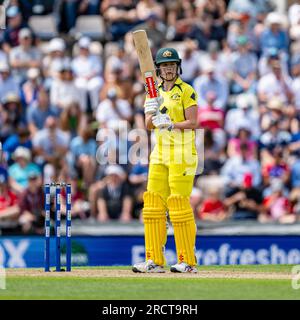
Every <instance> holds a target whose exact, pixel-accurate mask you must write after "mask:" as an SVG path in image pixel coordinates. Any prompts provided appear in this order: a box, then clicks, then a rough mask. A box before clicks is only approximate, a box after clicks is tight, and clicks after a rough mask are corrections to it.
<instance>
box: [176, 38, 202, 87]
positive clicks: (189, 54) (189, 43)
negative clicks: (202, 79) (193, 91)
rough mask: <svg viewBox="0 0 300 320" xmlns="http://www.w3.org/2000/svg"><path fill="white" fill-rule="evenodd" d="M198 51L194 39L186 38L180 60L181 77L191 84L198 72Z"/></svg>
mask: <svg viewBox="0 0 300 320" xmlns="http://www.w3.org/2000/svg"><path fill="white" fill-rule="evenodd" d="M198 60H199V53H198V51H197V45H196V43H195V41H193V40H191V39H186V40H185V42H184V51H183V57H182V62H181V69H182V74H181V79H182V80H183V81H185V82H187V83H188V84H190V85H192V83H193V81H194V79H195V78H196V76H197V75H198V73H199V71H200V70H199V67H198Z"/></svg>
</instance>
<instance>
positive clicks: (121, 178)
mask: <svg viewBox="0 0 300 320" xmlns="http://www.w3.org/2000/svg"><path fill="white" fill-rule="evenodd" d="M105 180H106V185H105V187H104V188H103V190H101V191H100V194H99V196H98V201H97V204H98V215H97V219H98V221H100V222H108V221H109V220H120V221H121V222H130V221H131V220H132V197H131V193H130V190H129V187H128V184H127V183H126V182H125V180H126V174H125V172H124V170H123V169H122V167H121V166H119V165H109V166H108V167H107V168H106V169H105Z"/></svg>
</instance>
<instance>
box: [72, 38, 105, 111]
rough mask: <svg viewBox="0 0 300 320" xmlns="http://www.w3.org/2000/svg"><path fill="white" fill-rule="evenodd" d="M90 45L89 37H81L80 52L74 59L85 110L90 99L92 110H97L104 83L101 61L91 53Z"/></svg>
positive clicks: (73, 64) (76, 76)
mask: <svg viewBox="0 0 300 320" xmlns="http://www.w3.org/2000/svg"><path fill="white" fill-rule="evenodd" d="M90 45H91V40H90V39H89V38H88V37H83V38H81V39H80V40H79V41H78V46H79V54H78V56H77V57H76V58H74V59H73V61H72V70H73V72H74V76H75V82H74V83H75V86H76V87H77V88H78V89H79V91H80V94H81V95H83V96H84V97H85V99H84V106H83V110H87V109H88V101H89V102H90V106H91V108H92V110H95V108H96V107H97V106H98V103H99V90H100V88H101V87H102V85H103V79H102V77H101V72H102V65H101V61H100V59H99V58H98V57H97V56H95V55H92V54H91V53H90V49H89V48H90ZM88 98H89V99H88Z"/></svg>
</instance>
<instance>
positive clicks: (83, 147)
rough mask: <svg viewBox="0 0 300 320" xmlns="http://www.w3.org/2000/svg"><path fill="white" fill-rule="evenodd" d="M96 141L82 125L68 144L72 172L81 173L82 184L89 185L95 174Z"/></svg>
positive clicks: (90, 132)
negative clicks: (77, 133)
mask: <svg viewBox="0 0 300 320" xmlns="http://www.w3.org/2000/svg"><path fill="white" fill-rule="evenodd" d="M96 152H97V143H96V141H95V138H94V136H93V132H92V130H91V129H90V128H89V127H86V126H85V127H83V128H81V130H80V131H79V135H78V136H77V137H75V138H73V139H72V141H71V144H70V153H71V154H70V156H71V158H70V161H71V165H72V168H73V170H74V172H79V173H81V174H82V177H83V181H84V185H85V186H90V185H91V183H92V182H94V178H95V174H96Z"/></svg>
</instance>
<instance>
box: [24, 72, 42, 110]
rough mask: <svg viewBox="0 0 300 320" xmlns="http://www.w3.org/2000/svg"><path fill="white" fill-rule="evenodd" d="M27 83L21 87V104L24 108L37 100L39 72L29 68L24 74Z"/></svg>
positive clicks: (39, 80)
mask: <svg viewBox="0 0 300 320" xmlns="http://www.w3.org/2000/svg"><path fill="white" fill-rule="evenodd" d="M26 78H27V81H26V82H24V83H23V85H22V86H21V102H22V105H23V106H24V108H25V109H26V108H27V106H29V105H30V104H32V103H33V102H34V101H36V100H37V95H38V90H39V86H40V82H41V79H40V70H39V69H38V68H30V69H28V71H27V73H26Z"/></svg>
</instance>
